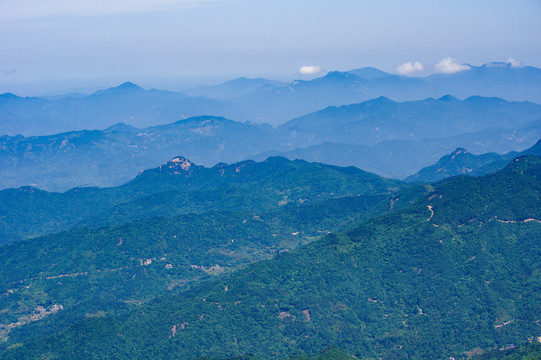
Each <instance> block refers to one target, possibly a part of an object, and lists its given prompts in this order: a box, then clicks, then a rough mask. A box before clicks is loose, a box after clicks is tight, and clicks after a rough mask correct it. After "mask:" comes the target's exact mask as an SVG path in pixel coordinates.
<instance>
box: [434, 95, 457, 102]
mask: <svg viewBox="0 0 541 360" xmlns="http://www.w3.org/2000/svg"><path fill="white" fill-rule="evenodd" d="M438 100H439V101H444V102H451V101H458V99H457V98H456V97H454V96H453V95H443V96H442V97H440V98H439V99H438Z"/></svg>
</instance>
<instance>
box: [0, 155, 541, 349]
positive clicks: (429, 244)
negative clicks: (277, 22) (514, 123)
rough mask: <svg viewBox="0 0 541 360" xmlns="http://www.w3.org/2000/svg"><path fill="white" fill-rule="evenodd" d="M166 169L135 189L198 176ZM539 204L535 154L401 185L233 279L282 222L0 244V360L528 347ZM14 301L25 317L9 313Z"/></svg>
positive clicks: (198, 223)
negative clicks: (376, 209) (379, 202)
mask: <svg viewBox="0 0 541 360" xmlns="http://www.w3.org/2000/svg"><path fill="white" fill-rule="evenodd" d="M178 160H179V161H176V160H174V161H172V163H171V164H169V165H166V166H164V167H162V168H161V170H160V169H155V170H153V171H151V172H149V173H147V174H146V175H145V176H143V178H142V179H145V178H148V176H149V175H152V176H151V178H154V179H156V184H159V183H161V181H159V179H168V178H171V177H175V176H177V177H182V178H184V177H185V176H186V174H184V175H183V174H182V171H186V168H187V169H192V168H193V170H194V173H196V172H197V171H199V170H197V169H198V168H196V167H193V165H190V166H188V165H189V163H186V162H185V160H183V159H178ZM281 162H284V160H281ZM183 164H184V166H183ZM269 165H270V164H259V165H254V166H256V167H259V166H263V167H265V168H266V169H270V168H272V166H271V167H269ZM307 166H308V165H307ZM322 169H324V168H322ZM233 170H234V169H233ZM205 171H207V170H205ZM235 171H236V170H234V171H233V173H235ZM340 171H341V173H342V174H345V173H348V172H349V170H347V169H342V170H340ZM351 171H353V170H351ZM175 172H180V174H175ZM241 172H242V170H241ZM142 175H143V174H142ZM352 175H353V173H352ZM155 176H157V177H155ZM242 178H244V177H243V176H241V178H239V179H238V180H239V181H240V180H241V179H242ZM321 181H322V180H321V179H318V180H316V181H315V182H314V183H313V184H320V183H321ZM333 182H334V181H333V180H331V181H330V184H332V183H333ZM305 186H306V184H305V185H304V186H303V187H305ZM339 188H341V187H339ZM412 191H413V192H416V195H415V196H413V198H412V197H411V195H408V194H411V193H412ZM540 194H541V158H539V157H536V156H522V157H519V158H517V159H514V160H513V161H511V163H509V164H508V165H507V166H506V167H505V168H504V169H502V170H500V171H499V172H497V173H495V174H491V175H487V176H483V177H457V178H453V179H449V180H446V181H443V182H440V183H437V184H435V185H433V186H426V187H425V186H420V187H413V188H409V189H405V190H403V191H401V192H399V193H397V194H395V195H394V196H393V197H392V199H386V201H385V203H386V205H387V209H386V210H385V212H387V213H386V214H381V213H380V214H379V216H375V217H374V216H373V217H371V218H370V219H369V220H367V221H365V222H362V223H361V224H360V225H358V226H357V227H355V228H353V229H350V230H346V231H344V232H341V233H334V234H330V235H328V236H325V237H323V238H319V239H318V240H315V241H312V242H310V243H309V244H307V245H304V246H301V247H299V248H297V249H295V250H292V251H283V252H280V251H277V255H276V256H275V257H274V258H273V259H271V260H266V261H259V262H256V263H254V264H250V265H244V266H240V267H238V264H239V263H242V260H241V259H242V256H247V255H249V254H252V255H253V254H254V253H257V251H259V254H261V253H263V252H265V251H268V248H265V246H269V247H270V248H271V249H272V248H273V247H274V248H275V249H276V243H275V240H274V239H276V238H275V237H273V236H269V237H267V236H266V235H265V234H269V233H272V232H274V231H278V230H279V229H281V228H282V229H284V228H285V229H288V231H291V230H289V229H291V227H294V226H295V225H294V224H295V223H296V221H295V220H294V218H292V213H283V212H279V213H274V215H272V216H271V215H270V214H269V215H265V214H255V215H256V216H253V215H252V216H247V213H244V214H231V213H230V214H225V213H207V214H204V215H203V216H202V217H200V218H199V217H190V216H183V217H178V218H174V219H170V220H168V219H152V220H148V221H146V220H145V221H137V222H133V223H130V224H127V225H126V226H122V227H113V228H108V227H105V228H101V229H96V230H90V229H74V230H72V231H69V232H66V233H61V234H57V235H50V236H48V237H43V238H37V239H33V240H29V241H25V242H20V243H16V244H13V245H9V246H7V247H5V246H4V247H0V258H1V259H2V261H1V262H0V264H1V265H0V267H1V268H2V269H1V272H2V274H3V276H2V278H1V279H0V286H1V287H0V289H1V290H2V293H3V295H2V298H0V301H2V304H3V305H4V306H3V308H4V309H6V311H4V312H2V313H1V314H0V316H1V317H2V319H4V322H7V323H8V324H9V326H11V327H10V328H9V331H8V332H7V330H5V329H6V326H4V327H3V328H1V329H0V330H1V331H3V333H2V334H3V335H4V336H8V337H9V339H8V341H9V342H8V343H6V346H2V347H1V348H0V349H1V350H0V351H1V352H0V356H1V357H2V358H3V359H10V360H11V359H40V358H44V357H45V358H58V359H75V358H77V359H96V358H112V357H114V358H117V359H148V358H153V359H159V358H185V359H195V358H198V357H201V356H210V357H235V356H242V355H243V354H251V355H255V356H256V357H261V358H265V359H283V358H287V357H288V356H291V355H292V354H309V355H310V354H317V353H318V352H320V351H321V350H323V349H325V348H327V347H328V346H329V345H330V344H331V345H333V346H336V347H338V348H340V349H343V350H344V351H346V352H347V353H349V354H353V355H355V356H356V357H357V358H360V359H370V358H382V359H397V358H404V359H409V358H411V359H440V358H441V359H443V358H450V357H455V358H458V357H462V356H466V354H475V353H479V352H482V351H483V349H498V348H505V347H508V346H509V344H522V343H527V342H528V339H533V338H535V337H536V336H539V334H540V333H539V324H538V323H539V318H538V314H540V313H541V308H540V306H541V303H540V298H539V291H538V289H539V287H540V286H541V278H540V276H539V259H540V258H541V247H540V245H541V244H540V242H539V234H540V232H541V209H540V207H539V198H540ZM408 196H410V199H411V202H410V203H408V202H406V203H404V204H403V205H402V206H400V207H398V206H397V207H395V208H393V207H392V206H391V207H390V208H389V207H388V205H389V204H390V205H393V204H399V203H400V202H403V201H404V199H405V198H407V197H408ZM338 200H340V199H335V200H332V199H331V200H329V201H338ZM344 200H345V198H344ZM389 200H391V201H389ZM319 204H321V205H323V204H324V203H319ZM314 205H316V204H314ZM343 205H344V204H341V205H339V206H337V207H336V208H335V209H337V210H338V209H341V208H343ZM352 205H353V204H352ZM356 206H359V205H353V206H352V207H351V208H350V210H348V211H351V210H353V209H355V207H356ZM331 208H332V206H331V205H330V204H325V205H323V207H321V208H319V210H318V209H315V208H312V210H314V211H309V212H303V209H305V208H303V207H302V206H301V207H299V208H296V209H295V211H298V212H296V213H297V214H298V215H299V217H298V218H296V219H298V220H297V221H300V222H299V225H300V224H301V223H303V224H308V223H311V224H313V225H310V226H308V227H307V228H306V229H307V230H308V229H310V228H312V230H315V229H318V227H317V226H316V225H315V224H317V223H318V221H317V219H318V218H320V219H322V220H323V221H325V222H326V224H332V223H333V222H334V221H343V220H344V219H345V218H347V213H348V211H346V212H344V213H340V212H337V213H334V211H332V210H331V211H327V212H325V213H324V215H323V214H321V213H320V212H319V211H321V210H324V209H327V210H329V209H331ZM285 210H287V209H284V210H282V211H285ZM291 210H293V208H292V209H291ZM301 213H302V214H301ZM318 214H321V215H318ZM343 216H345V218H344V217H343ZM301 219H303V220H301ZM209 227H210V228H212V229H213V230H212V231H207V230H208V228H209ZM217 229H219V230H220V231H216V230H217ZM275 229H276V230H275ZM319 230H321V228H319ZM298 231H299V230H297V231H295V232H294V233H293V234H290V235H291V236H299V235H301V233H300V232H298ZM209 234H212V236H209ZM276 234H277V235H278V233H276ZM284 235H285V233H284ZM279 236H282V235H279ZM237 241H238V242H239V243H240V244H239V245H237ZM250 244H252V246H254V247H250ZM254 249H259V250H256V252H253V250H254ZM261 249H266V250H261ZM198 254H200V255H198ZM202 254H204V256H203V255H202ZM205 259H206V260H205ZM216 264H222V265H223V266H222V265H220V266H217V265H216ZM229 266H230V267H232V268H236V269H238V270H237V271H235V272H230V273H224V274H223V275H221V276H216V274H218V273H223V272H224V271H225V269H224V268H225V267H229ZM205 274H206V275H205ZM210 274H215V275H214V276H212V277H209V276H208V275H210ZM198 276H200V278H199V279H198V278H197V277H198ZM168 286H169V290H166V289H168ZM183 286H186V287H185V288H184V291H182V287H183ZM175 289H177V290H175ZM178 289H180V290H178ZM158 294H160V295H159V298H155V299H154V300H152V301H146V300H147V299H149V298H152V297H153V296H154V297H156V296H157V295H158ZM18 301H21V302H22V301H24V304H26V310H27V312H32V310H33V309H37V310H34V312H32V313H31V314H29V315H28V316H21V315H20V313H21V311H24V310H25V307H21V306H18V305H17V304H18ZM61 306H62V307H61ZM14 314H18V316H19V317H17V316H14ZM32 314H34V315H33V316H34V317H32ZM10 319H13V320H10ZM17 319H21V320H20V321H19V322H16V321H17ZM38 320H39V321H38ZM10 321H11V322H10ZM74 322H77V323H75V324H73V323H74ZM6 332H7V335H6ZM526 350H527V351H530V349H526ZM531 350H532V351H534V350H535V351H537V348H536V349H533V348H532V349H531ZM335 354H336V357H335V358H337V359H341V358H343V357H344V356H345V355H344V354H343V353H340V352H336V353H335ZM506 354H507V353H506ZM251 355H249V356H248V355H247V356H248V358H250V357H251ZM496 355H498V353H497V354H496ZM331 358H334V357H331ZM496 358H498V357H496Z"/></svg>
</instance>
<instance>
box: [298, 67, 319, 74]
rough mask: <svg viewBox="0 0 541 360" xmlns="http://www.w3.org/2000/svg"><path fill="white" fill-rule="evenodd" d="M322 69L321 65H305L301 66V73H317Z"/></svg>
mask: <svg viewBox="0 0 541 360" xmlns="http://www.w3.org/2000/svg"><path fill="white" fill-rule="evenodd" d="M321 71H323V70H322V69H321V66H313V65H304V66H301V68H300V69H299V73H300V74H301V75H315V74H319V73H320V72H321Z"/></svg>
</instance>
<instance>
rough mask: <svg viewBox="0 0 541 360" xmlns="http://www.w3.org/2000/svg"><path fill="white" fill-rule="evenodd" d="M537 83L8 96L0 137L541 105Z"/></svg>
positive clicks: (476, 78)
mask: <svg viewBox="0 0 541 360" xmlns="http://www.w3.org/2000/svg"><path fill="white" fill-rule="evenodd" d="M539 84H541V69H538V68H535V67H521V68H517V67H512V66H510V65H509V64H504V63H490V64H485V65H483V66H471V67H470V70H466V71H461V72H458V73H455V74H447V75H444V74H436V75H431V76H428V77H425V78H412V77H405V76H398V75H393V74H388V73H385V72H382V71H380V70H378V69H374V68H363V69H356V70H351V71H347V72H337V71H333V72H329V73H328V74H326V75H325V76H323V77H320V78H317V79H313V80H309V81H302V80H296V81H293V82H291V83H290V84H285V83H281V82H278V81H273V80H267V79H246V78H239V79H235V80H231V81H228V82H226V83H224V84H220V85H216V86H199V87H196V88H193V89H188V90H186V93H187V94H189V95H186V94H183V93H179V92H171V91H163V90H156V89H151V90H144V89H142V88H141V87H139V86H137V85H135V84H132V83H129V82H128V83H125V84H122V85H120V86H118V87H114V88H110V89H106V90H101V91H97V92H96V93H94V94H91V95H88V96H81V95H76V96H74V95H67V96H55V97H27V98H22V97H18V96H16V95H14V94H10V93H6V94H2V95H0V119H1V121H0V134H4V135H11V136H13V135H16V134H22V135H25V136H32V135H50V134H54V133H59V132H66V131H73V130H83V129H89V130H94V129H103V128H107V127H109V126H112V125H114V124H116V123H120V122H121V123H125V124H127V125H131V126H135V127H140V128H141V127H143V128H146V127H149V126H156V125H163V124H167V123H171V122H174V121H177V120H179V119H184V118H188V117H193V116H203V115H214V116H223V117H227V118H230V119H233V120H236V121H242V122H244V121H251V122H256V123H269V124H272V125H279V124H283V123H284V122H286V121H288V120H290V119H292V118H295V117H299V116H302V115H305V114H307V113H311V112H314V111H317V110H320V109H322V108H325V107H328V106H341V105H347V104H352V103H359V102H362V101H366V100H369V99H373V98H377V97H380V96H386V97H388V98H390V99H393V100H395V101H406V100H419V99H425V98H429V97H432V98H439V97H441V96H444V95H448V94H450V95H453V96H455V97H458V98H467V97H471V96H476V95H480V96H486V97H501V98H504V99H507V100H517V101H533V102H537V103H541V86H540V85H539Z"/></svg>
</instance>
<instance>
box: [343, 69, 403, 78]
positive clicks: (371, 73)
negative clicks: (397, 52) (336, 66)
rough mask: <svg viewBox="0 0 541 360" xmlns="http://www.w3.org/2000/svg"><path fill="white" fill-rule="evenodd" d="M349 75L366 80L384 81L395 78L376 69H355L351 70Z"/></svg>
mask: <svg viewBox="0 0 541 360" xmlns="http://www.w3.org/2000/svg"><path fill="white" fill-rule="evenodd" d="M348 73H349V74H353V75H355V76H358V77H360V78H363V79H366V80H374V79H383V78H388V77H392V76H394V75H392V74H389V73H386V72H385V71H381V70H380V69H377V68H375V67H363V68H361V69H353V70H349V71H348Z"/></svg>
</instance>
